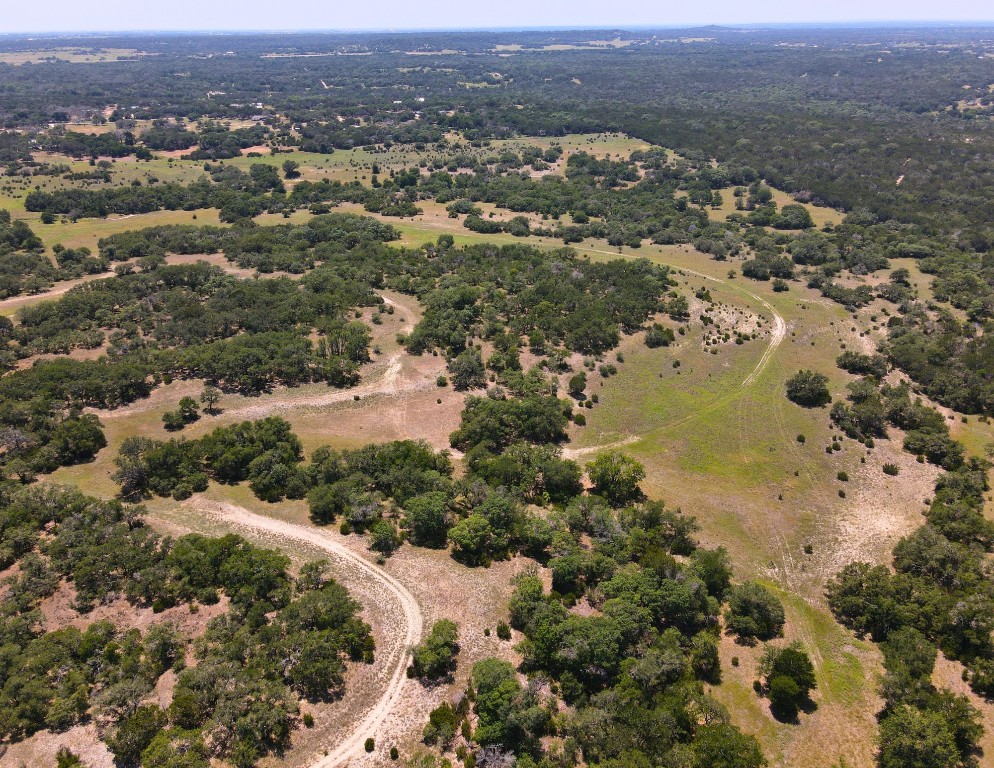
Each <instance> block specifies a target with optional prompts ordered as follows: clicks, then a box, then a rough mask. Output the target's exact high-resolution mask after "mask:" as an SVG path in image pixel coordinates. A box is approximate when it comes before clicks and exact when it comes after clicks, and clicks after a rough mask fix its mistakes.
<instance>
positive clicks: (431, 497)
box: [404, 491, 449, 547]
mask: <svg viewBox="0 0 994 768" xmlns="http://www.w3.org/2000/svg"><path fill="white" fill-rule="evenodd" d="M404 515H405V518H406V520H407V525H408V528H409V529H410V532H411V541H412V542H413V543H414V544H417V545H418V546H421V547H444V546H445V540H446V534H447V533H448V530H449V503H448V497H447V496H446V494H445V493H443V492H442V491H431V492H429V493H425V494H422V495H420V496H415V497H414V498H412V499H408V500H407V503H406V504H405V505H404Z"/></svg>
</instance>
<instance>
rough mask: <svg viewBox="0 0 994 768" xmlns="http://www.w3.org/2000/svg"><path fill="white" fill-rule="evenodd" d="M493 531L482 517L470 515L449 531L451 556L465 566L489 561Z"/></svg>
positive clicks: (483, 563)
mask: <svg viewBox="0 0 994 768" xmlns="http://www.w3.org/2000/svg"><path fill="white" fill-rule="evenodd" d="M493 540H494V531H493V528H492V527H491V526H490V523H489V522H487V518H485V517H484V516H483V515H477V514H472V515H470V516H469V517H467V518H465V519H463V520H460V521H459V522H458V523H456V524H455V525H454V526H452V527H451V528H450V529H449V541H450V542H451V543H452V556H453V557H454V558H455V559H456V560H459V561H460V562H463V563H465V564H466V565H485V564H487V563H488V562H489V561H490V554H491V546H492V544H493Z"/></svg>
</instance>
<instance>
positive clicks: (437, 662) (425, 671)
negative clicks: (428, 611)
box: [411, 619, 459, 680]
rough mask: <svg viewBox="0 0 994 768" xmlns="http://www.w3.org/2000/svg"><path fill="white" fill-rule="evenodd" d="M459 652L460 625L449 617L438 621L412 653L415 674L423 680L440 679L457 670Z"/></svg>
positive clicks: (412, 665)
mask: <svg viewBox="0 0 994 768" xmlns="http://www.w3.org/2000/svg"><path fill="white" fill-rule="evenodd" d="M457 653H459V627H458V626H457V625H456V623H455V622H453V621H449V620H448V619H440V620H439V621H436V622H435V624H434V625H433V626H432V628H431V632H430V633H428V636H427V637H426V638H425V639H424V640H423V641H422V642H421V643H420V644H418V645H417V646H415V648H414V651H413V652H412V655H411V669H412V670H413V673H414V676H415V677H418V678H421V679H422V680H438V679H440V678H443V677H448V676H449V675H451V674H452V673H453V672H454V671H455V667H456V654H457Z"/></svg>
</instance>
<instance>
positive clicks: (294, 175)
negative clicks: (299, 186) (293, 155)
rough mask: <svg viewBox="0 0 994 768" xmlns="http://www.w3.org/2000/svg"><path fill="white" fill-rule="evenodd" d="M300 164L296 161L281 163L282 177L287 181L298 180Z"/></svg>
mask: <svg viewBox="0 0 994 768" xmlns="http://www.w3.org/2000/svg"><path fill="white" fill-rule="evenodd" d="M299 168H300V163H298V162H297V161H296V160H284V161H283V176H284V177H285V178H287V179H299V178H300V171H299V170H298V169H299Z"/></svg>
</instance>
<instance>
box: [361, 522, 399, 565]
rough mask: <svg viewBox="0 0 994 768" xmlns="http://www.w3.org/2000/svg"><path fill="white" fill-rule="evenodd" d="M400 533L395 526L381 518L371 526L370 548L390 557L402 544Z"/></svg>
mask: <svg viewBox="0 0 994 768" xmlns="http://www.w3.org/2000/svg"><path fill="white" fill-rule="evenodd" d="M401 541H402V539H401V537H400V533H399V532H398V531H397V529H396V528H395V527H394V524H393V523H391V522H389V521H387V520H384V519H382V518H380V519H379V520H377V521H376V522H375V523H373V524H372V525H371V526H369V548H370V549H373V550H376V551H377V552H379V553H380V554H381V555H386V556H390V555H392V554H393V552H394V550H395V549H397V547H399V546H400V544H401Z"/></svg>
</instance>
